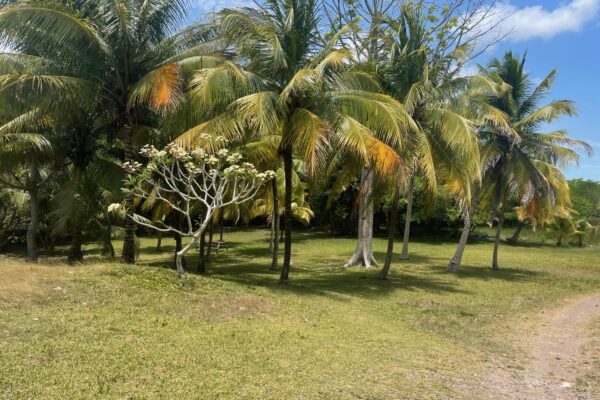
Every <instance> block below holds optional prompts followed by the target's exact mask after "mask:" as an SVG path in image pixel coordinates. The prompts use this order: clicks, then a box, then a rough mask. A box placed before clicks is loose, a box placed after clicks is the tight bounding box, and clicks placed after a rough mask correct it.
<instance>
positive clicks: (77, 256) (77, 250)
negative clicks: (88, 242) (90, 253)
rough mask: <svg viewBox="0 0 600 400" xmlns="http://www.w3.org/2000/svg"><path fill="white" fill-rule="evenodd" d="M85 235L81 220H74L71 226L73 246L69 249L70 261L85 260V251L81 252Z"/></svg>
mask: <svg viewBox="0 0 600 400" xmlns="http://www.w3.org/2000/svg"><path fill="white" fill-rule="evenodd" d="M82 239H83V236H82V234H81V225H80V223H79V221H77V220H74V221H73V227H72V228H71V248H70V250H69V262H70V263H78V262H81V261H83V253H82V252H81V245H82Z"/></svg>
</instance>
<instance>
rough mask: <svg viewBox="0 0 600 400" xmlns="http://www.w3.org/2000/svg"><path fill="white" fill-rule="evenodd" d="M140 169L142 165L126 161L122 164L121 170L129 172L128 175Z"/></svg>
mask: <svg viewBox="0 0 600 400" xmlns="http://www.w3.org/2000/svg"><path fill="white" fill-rule="evenodd" d="M141 167H142V164H140V163H139V162H137V161H127V162H125V163H123V169H124V170H125V171H127V172H129V173H130V174H133V173H135V172H136V171H137V170H139V169H140V168H141Z"/></svg>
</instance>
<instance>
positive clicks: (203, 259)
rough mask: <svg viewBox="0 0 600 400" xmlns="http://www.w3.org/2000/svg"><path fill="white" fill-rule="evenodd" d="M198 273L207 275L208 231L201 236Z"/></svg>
mask: <svg viewBox="0 0 600 400" xmlns="http://www.w3.org/2000/svg"><path fill="white" fill-rule="evenodd" d="M198 253H199V254H198V273H199V274H205V273H206V254H205V253H206V231H204V232H202V233H201V234H200V244H199V245H198Z"/></svg>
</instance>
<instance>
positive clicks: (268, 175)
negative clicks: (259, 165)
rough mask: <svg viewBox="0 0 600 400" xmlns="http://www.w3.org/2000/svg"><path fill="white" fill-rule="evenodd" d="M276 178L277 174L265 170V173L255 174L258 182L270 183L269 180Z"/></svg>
mask: <svg viewBox="0 0 600 400" xmlns="http://www.w3.org/2000/svg"><path fill="white" fill-rule="evenodd" d="M276 176H277V174H276V173H275V171H271V170H267V171H265V172H260V173H258V174H256V179H258V180H260V181H270V180H271V179H273V178H275V177H276Z"/></svg>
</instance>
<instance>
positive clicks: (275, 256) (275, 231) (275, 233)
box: [271, 178, 279, 271]
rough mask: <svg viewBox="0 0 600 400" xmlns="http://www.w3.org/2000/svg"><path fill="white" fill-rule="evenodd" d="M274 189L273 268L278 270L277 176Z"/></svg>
mask: <svg viewBox="0 0 600 400" xmlns="http://www.w3.org/2000/svg"><path fill="white" fill-rule="evenodd" d="M271 185H272V189H273V216H272V218H271V227H272V232H273V241H272V249H271V250H272V252H273V259H272V260H271V270H273V271H276V270H277V269H278V268H277V267H278V263H279V260H278V259H279V195H278V193H277V178H273V181H272V182H271Z"/></svg>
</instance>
